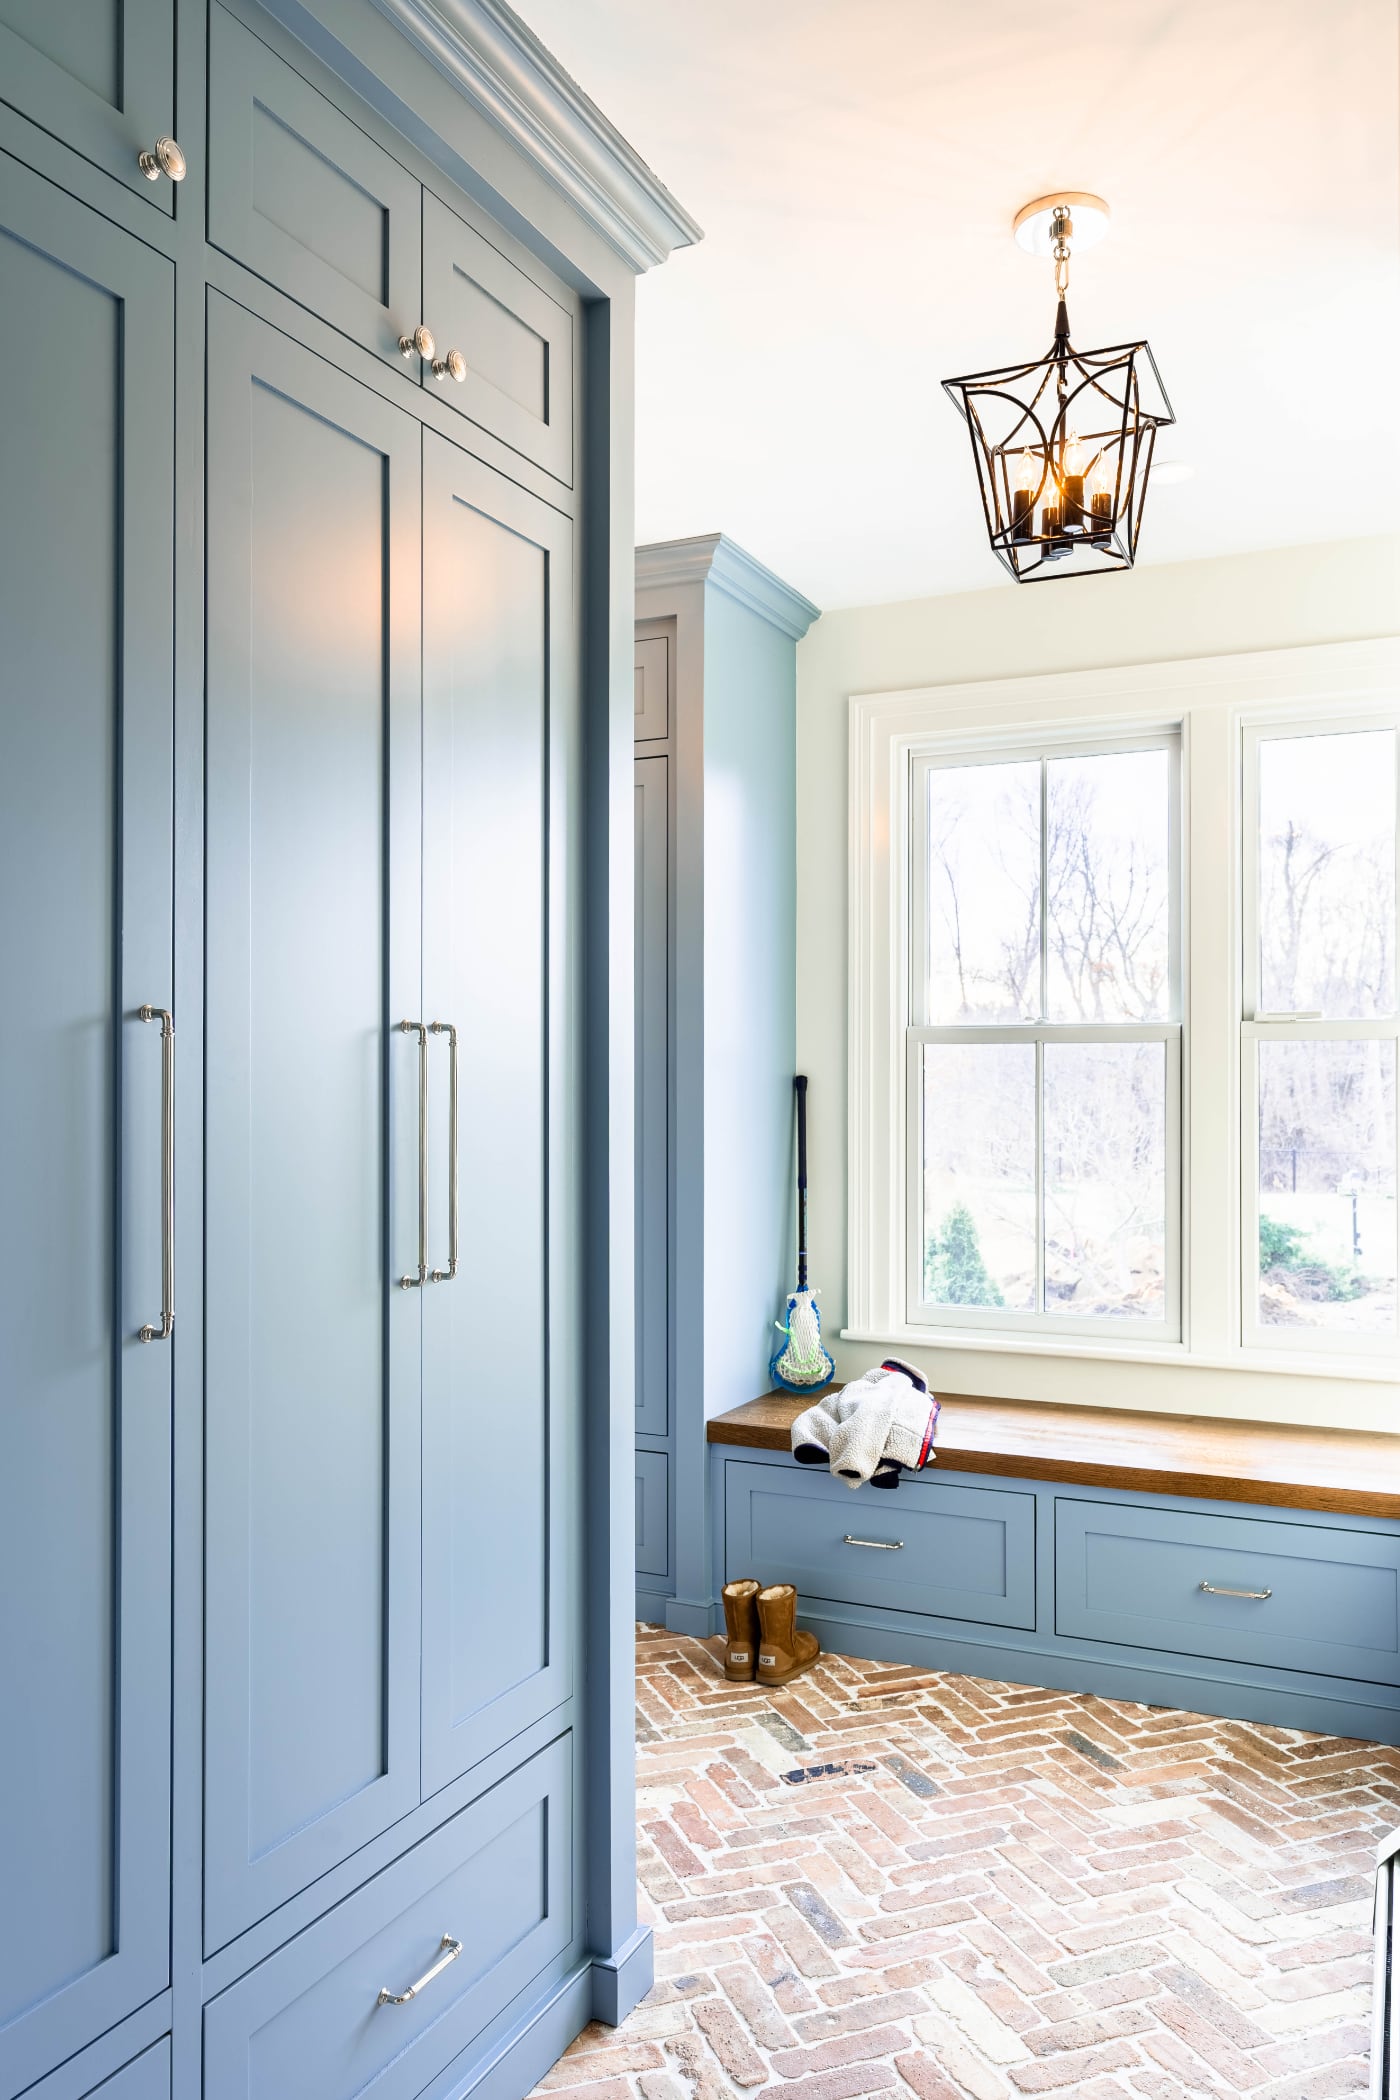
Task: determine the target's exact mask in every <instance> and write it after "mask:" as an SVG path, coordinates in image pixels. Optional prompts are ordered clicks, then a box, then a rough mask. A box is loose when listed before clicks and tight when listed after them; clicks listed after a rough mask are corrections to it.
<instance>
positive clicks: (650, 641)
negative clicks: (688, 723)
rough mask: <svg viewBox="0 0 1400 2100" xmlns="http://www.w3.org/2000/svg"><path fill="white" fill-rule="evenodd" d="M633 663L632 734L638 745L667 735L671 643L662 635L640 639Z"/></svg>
mask: <svg viewBox="0 0 1400 2100" xmlns="http://www.w3.org/2000/svg"><path fill="white" fill-rule="evenodd" d="M636 650H637V654H636V659H635V661H634V664H633V672H632V676H633V685H634V694H633V704H632V716H633V721H632V734H633V736H634V737H635V738H636V740H637V742H638V743H644V742H647V741H649V740H650V739H651V738H653V737H662V736H665V735H666V734H667V730H668V727H669V722H670V705H669V703H670V684H671V675H670V674H671V663H670V657H671V644H670V640H669V638H668V637H667V636H666V635H664V634H652V635H645V636H643V637H642V638H641V639H640V640H639V641H638V642H637V644H636Z"/></svg>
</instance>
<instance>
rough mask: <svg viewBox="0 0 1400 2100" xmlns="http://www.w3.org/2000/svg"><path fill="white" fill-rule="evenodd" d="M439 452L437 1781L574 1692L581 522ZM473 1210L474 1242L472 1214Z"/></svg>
mask: <svg viewBox="0 0 1400 2100" xmlns="http://www.w3.org/2000/svg"><path fill="white" fill-rule="evenodd" d="M423 446H424V490H423V509H424V542H423V553H424V605H423V667H424V679H423V684H424V703H423V723H424V766H423V772H424V783H425V792H424V869H423V894H424V923H423V959H424V1000H425V1009H424V1010H425V1013H426V1014H427V1017H428V1019H429V1020H430V1021H438V1022H440V1023H446V1024H450V1025H451V1027H453V1028H455V1029H456V1031H457V1057H458V1082H457V1097H458V1109H457V1118H458V1120H457V1130H456V1155H455V1159H456V1165H455V1173H456V1188H455V1192H454V1189H453V1186H452V1181H451V1176H452V1173H453V1163H452V1159H451V1157H450V1156H449V1155H448V1151H447V1148H448V1146H449V1145H450V1144H451V1141H452V1137H453V1132H452V1122H451V1104H450V1100H449V1098H448V1065H449V1057H450V1037H449V1036H448V1035H446V1034H440V1035H438V1036H436V1037H434V1038H433V1042H434V1048H433V1051H432V1057H433V1060H434V1073H433V1099H432V1123H433V1128H434V1131H435V1132H436V1136H435V1138H434V1141H433V1148H432V1152H431V1154H430V1161H431V1165H430V1195H431V1203H430V1220H431V1237H432V1258H433V1267H434V1269H435V1270H437V1271H449V1272H450V1270H451V1267H452V1255H453V1253H454V1252H455V1255H456V1274H455V1275H451V1274H450V1273H449V1274H444V1275H442V1277H441V1280H439V1281H436V1282H433V1283H431V1284H430V1285H429V1287H428V1288H427V1290H426V1291H425V1293H424V1302H423V1322H424V1346H423V1784H424V1791H425V1793H431V1792H434V1791H435V1790H436V1789H437V1788H438V1787H440V1786H443V1785H444V1784H445V1783H446V1782H447V1781H448V1780H449V1779H451V1778H453V1777H454V1776H455V1775H456V1774H457V1773H459V1772H462V1771H465V1770H466V1769H467V1768H468V1767H469V1766H470V1765H473V1764H475V1763H476V1762H477V1760H478V1759H479V1758H481V1757H483V1756H484V1755H485V1754H486V1753H487V1751H489V1750H491V1749H494V1748H495V1747H496V1746H497V1745H498V1744H500V1743H503V1742H505V1741H506V1740H507V1739H508V1738H509V1737H510V1736H512V1735H514V1734H516V1733H517V1732H518V1731H519V1730H520V1729H522V1728H524V1727H525V1726H526V1725H527V1724H528V1723H529V1722H531V1721H533V1720H534V1719H535V1718H536V1717H537V1716H538V1715H540V1714H542V1713H545V1712H547V1711H548V1710H549V1709H550V1708H552V1707H554V1706H557V1705H558V1703H559V1702H560V1700H562V1699H563V1698H565V1697H566V1696H567V1694H568V1691H569V1689H570V1671H571V1661H572V1659H571V1656H570V1652H569V1643H568V1641H567V1639H566V1635H565V1614H566V1607H567V1599H568V1597H569V1595H570V1592H571V1591H572V1590H574V1589H576V1586H577V1585H576V1581H575V1580H574V1579H573V1578H572V1577H571V1573H570V1563H569V1555H570V1553H571V1551H572V1550H573V1548H572V1534H573V1526H572V1523H571V1520H570V1511H569V1504H568V1498H569V1495H570V1493H571V1490H572V1487H573V1483H574V1481H575V1479H576V1463H577V1458H576V1442H577V1431H578V1424H577V1412H578V1403H579V1362H580V1355H581V1341H580V1311H579V1266H580V1259H581V1256H580V1248H579V1236H578V1230H577V1213H578V1171H577V1163H576V1159H575V1149H574V1148H575V1147H576V1146H577V1144H578V1141H579V1138H578V1133H579V1107H578V1102H579V1094H578V1071H579V1064H580V1055H579V1044H578V1035H577V1030H578V997H579V989H580V979H579V964H578V949H579V940H578V895H579V880H578V870H577V858H578V853H579V837H578V823H577V816H576V803H577V795H578V751H577V734H578V732H577V691H576V683H575V676H574V665H575V664H576V662H577V656H578V645H577V639H576V636H575V633H574V612H573V605H574V589H573V574H572V561H573V554H572V529H571V527H570V525H569V522H568V520H567V519H565V518H562V517H560V516H559V514H558V513H557V512H556V511H553V510H551V509H550V508H549V507H548V506H547V505H545V504H543V503H540V502H537V501H536V500H535V498H533V497H531V496H527V495H526V494H525V493H524V492H523V491H522V490H521V489H519V488H517V487H515V486H514V485H513V484H512V483H510V482H507V481H504V480H502V479H501V477H500V476H499V475H497V474H493V473H492V472H491V471H490V470H489V469H488V468H486V467H483V466H481V465H479V464H478V462H477V461H475V460H473V459H471V458H469V457H468V455H467V454H466V453H464V452H461V451H459V450H458V448H457V447H456V446H455V445H451V444H448V443H447V442H446V441H445V440H444V439H442V438H440V437H438V436H436V435H434V434H433V433H432V432H429V431H425V432H424V434H423ZM454 1201H455V1205H456V1210H457V1225H456V1230H455V1236H454V1232H453V1221H452V1216H451V1210H452V1206H453V1204H454Z"/></svg>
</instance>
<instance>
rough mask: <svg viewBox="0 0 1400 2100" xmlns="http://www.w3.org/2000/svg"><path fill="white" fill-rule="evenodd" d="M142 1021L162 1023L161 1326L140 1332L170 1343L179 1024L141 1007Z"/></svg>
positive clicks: (165, 1013) (162, 1010)
mask: <svg viewBox="0 0 1400 2100" xmlns="http://www.w3.org/2000/svg"><path fill="white" fill-rule="evenodd" d="M136 1018H137V1019H138V1021H159V1023H160V1325H159V1326H158V1327H156V1326H152V1325H151V1323H150V1322H149V1321H148V1322H147V1323H146V1325H145V1326H144V1327H142V1328H140V1329H138V1332H137V1339H138V1340H139V1341H143V1342H168V1341H169V1340H170V1337H171V1335H172V1334H173V1333H174V1332H175V1023H174V1020H173V1019H172V1018H171V1015H170V1011H169V1009H168V1008H167V1007H164V1006H138V1007H137V1009H136Z"/></svg>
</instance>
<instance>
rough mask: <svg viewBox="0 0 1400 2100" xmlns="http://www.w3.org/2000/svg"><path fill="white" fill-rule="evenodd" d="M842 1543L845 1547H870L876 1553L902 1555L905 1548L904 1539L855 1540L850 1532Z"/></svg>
mask: <svg viewBox="0 0 1400 2100" xmlns="http://www.w3.org/2000/svg"><path fill="white" fill-rule="evenodd" d="M841 1543H842V1545H843V1546H869V1547H871V1548H872V1549H873V1551H874V1552H876V1553H900V1552H902V1551H903V1548H904V1541H903V1539H853V1538H852V1537H851V1534H850V1532H849V1531H848V1532H847V1533H846V1535H845V1537H844V1538H843V1539H842V1541H841Z"/></svg>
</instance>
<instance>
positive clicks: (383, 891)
mask: <svg viewBox="0 0 1400 2100" xmlns="http://www.w3.org/2000/svg"><path fill="white" fill-rule="evenodd" d="M208 462H209V466H208V504H209V515H208V593H207V595H208V609H209V611H208V619H209V629H208V783H209V785H208V809H207V848H206V850H207V856H208V873H207V881H208V899H207V928H208V932H207V969H208V988H207V994H206V1000H207V1016H208V1018H207V1031H206V1032H207V1052H206V1056H207V1064H206V1087H207V1097H206V1106H205V1127H206V1144H207V1164H206V1196H205V1205H206V1269H207V1275H206V1286H205V1304H206V1340H205V1363H206V1381H207V1384H206V1416H207V1431H206V1436H207V1490H206V1493H207V1515H206V1591H205V1631H206V1643H207V1652H206V1682H205V1701H206V1731H205V1736H206V1753H205V1755H206V1799H205V1832H206V1838H205V1846H206V1852H205V1860H206V1865H205V1931H206V1941H207V1944H208V1946H209V1947H210V1948H211V1949H212V1948H214V1947H217V1946H220V1945H222V1944H223V1943H224V1942H225V1941H227V1940H228V1939H230V1938H231V1937H232V1936H233V1935H234V1934H235V1933H237V1932H239V1931H240V1930H242V1929H243V1928H244V1927H245V1926H247V1925H249V1924H251V1923H252V1922H253V1921H254V1920H255V1919H257V1918H259V1917H261V1916H263V1915H264V1914H265V1913H266V1912H268V1911H269V1910H271V1909H272V1908H273V1907H274V1905H276V1904H278V1903H280V1902H282V1901H283V1900H285V1899H286V1898H287V1897H288V1896H290V1895H292V1894H293V1893H295V1891H297V1890H298V1889H300V1888H303V1887H305V1886H306V1885H307V1884H308V1883H309V1882H311V1881H312V1880H314V1879H315V1878H316V1876H317V1875H319V1874H321V1873H323V1872H325V1871H326V1869H327V1868H329V1867H331V1866H333V1865H335V1864H336V1863H337V1862H338V1861H340V1860H342V1859H344V1858H345V1857H346V1856H347V1855H348V1854H349V1853H351V1852H353V1851H354V1850H355V1849H356V1848H357V1847H358V1846H360V1845H362V1844H364V1843H365V1841H366V1840H367V1839H368V1838H370V1837H372V1836H374V1835H375V1834H376V1833H377V1832H379V1831H381V1830H383V1829H384V1828H385V1827H386V1826H387V1825H388V1824H389V1823H391V1822H393V1821H394V1820H395V1819H396V1818H397V1817H398V1816H400V1815H402V1814H403V1813H404V1811H405V1810H406V1809H407V1808H409V1807H410V1806H412V1805H413V1804H414V1803H415V1802H416V1801H417V1799H418V1742H417V1703H418V1616H417V1614H418V1607H417V1593H418V1552H417V1524H418V1508H417V1471H416V1460H417V1424H418V1403H419V1361H418V1357H419V1347H420V1322H419V1310H418V1308H419V1293H418V1291H417V1290H416V1289H404V1288H401V1287H400V1286H399V1282H398V1279H399V1278H400V1277H402V1276H405V1275H408V1276H416V1273H417V1262H418V1255H417V1247H418V1228H417V1203H418V1194H417V1189H418V1182H417V1175H418V1077H417V1074H418V1066H417V1049H416V1042H415V1038H414V1037H413V1036H412V1035H410V1034H405V1033H403V1032H401V1031H399V1030H398V1029H397V1026H396V1024H397V1023H398V1022H399V1021H400V1020H401V1019H408V1020H417V1018H418V1016H419V1004H418V1002H419V990H420V982H421V977H420V953H419V907H418V896H419V880H420V851H421V847H420V836H419V782H420V758H421V750H420V736H419V713H420V692H419V684H420V680H419V632H418V624H419V597H420V585H419V523H420V465H419V437H418V425H417V424H416V422H414V421H412V420H411V419H410V418H408V417H406V416H404V415H401V414H400V412H399V411H398V410H397V409H394V408H392V407H390V406H389V404H388V403H386V402H384V401H382V400H381V399H380V398H379V397H378V396H377V395H375V394H372V393H370V392H369V391H368V390H367V389H365V388H364V387H361V386H359V385H357V384H356V383H355V382H354V381H353V380H350V379H347V378H345V377H344V376H343V375H342V374H341V373H339V372H337V371H334V370H332V369H331V367H330V366H328V365H326V364H324V363H323V362H322V361H321V360H320V359H318V358H316V357H314V356H312V355H311V353H310V352H309V351H306V350H303V349H300V348H299V347H298V346H296V345H295V344H293V343H291V342H289V341H288V339H287V338H286V337H285V336H283V335H281V334H279V333H278V331H277V330H275V329H273V328H270V327H268V326H266V325H265V324H264V323H262V322H261V321H257V320H254V319H253V318H252V316H250V315H249V314H246V313H245V312H243V311H242V309H241V308H239V307H236V306H234V305H232V304H230V303H229V302H228V301H227V300H224V299H222V298H220V297H218V296H217V295H215V296H214V297H212V298H211V301H210V323H209V430H208Z"/></svg>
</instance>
